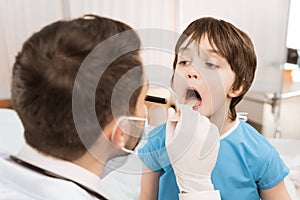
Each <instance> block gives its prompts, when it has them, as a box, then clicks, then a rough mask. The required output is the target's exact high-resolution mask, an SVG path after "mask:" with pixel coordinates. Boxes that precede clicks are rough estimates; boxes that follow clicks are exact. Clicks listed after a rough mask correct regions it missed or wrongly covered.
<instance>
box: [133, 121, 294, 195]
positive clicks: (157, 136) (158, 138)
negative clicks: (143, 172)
mask: <svg viewBox="0 0 300 200" xmlns="http://www.w3.org/2000/svg"><path fill="white" fill-rule="evenodd" d="M165 131H166V126H165V124H163V125H161V126H158V127H156V128H155V129H154V130H153V131H151V132H150V133H149V135H148V142H147V143H146V144H145V146H144V147H143V148H142V149H140V150H139V157H140V159H141V160H142V161H143V163H144V164H145V165H146V166H147V167H148V168H149V169H151V170H152V171H155V172H160V173H161V176H160V180H159V194H158V199H159V200H169V199H170V200H171V199H172V200H173V199H175V200H176V199H178V192H179V189H178V187H177V184H176V178H175V175H174V171H173V169H172V167H171V165H170V161H169V158H168V155H167V152H166V149H165ZM288 173H289V169H288V168H287V167H286V165H285V164H284V163H283V161H282V160H281V159H280V157H279V155H278V153H277V151H276V150H275V148H274V147H273V146H272V145H271V144H270V143H269V142H268V140H267V139H265V138H264V137H263V136H262V135H261V134H260V133H258V132H257V131H256V130H255V129H254V128H253V127H252V126H250V125H249V124H247V123H246V122H243V121H239V120H238V121H237V123H236V124H235V126H234V127H232V128H231V130H229V131H228V132H227V133H225V134H224V135H222V136H221V141H220V151H219V155H218V159H217V163H216V165H215V168H214V170H213V172H212V182H213V184H214V187H215V189H216V190H220V193H221V197H222V199H223V200H227V199H228V200H229V199H230V200H240V199H241V198H242V199H243V200H248V199H249V200H256V199H257V200H259V199H260V197H259V193H258V189H262V190H266V189H269V188H272V187H274V186H275V185H277V184H278V183H279V182H281V181H282V180H283V179H284V177H285V176H287V174H288Z"/></svg>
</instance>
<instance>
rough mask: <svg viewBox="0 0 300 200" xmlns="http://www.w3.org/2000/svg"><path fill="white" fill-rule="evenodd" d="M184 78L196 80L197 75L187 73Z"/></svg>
mask: <svg viewBox="0 0 300 200" xmlns="http://www.w3.org/2000/svg"><path fill="white" fill-rule="evenodd" d="M186 77H187V78H188V79H192V78H194V79H198V75H197V74H194V73H187V75H186Z"/></svg>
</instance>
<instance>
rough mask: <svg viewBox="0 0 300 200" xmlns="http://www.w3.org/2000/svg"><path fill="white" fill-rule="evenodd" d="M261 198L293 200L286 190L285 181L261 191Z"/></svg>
mask: <svg viewBox="0 0 300 200" xmlns="http://www.w3.org/2000/svg"><path fill="white" fill-rule="evenodd" d="M260 197H261V199H262V200H291V197H290V195H289V194H288V192H287V190H286V188H285V185H284V181H281V182H280V183H278V184H277V185H276V186H274V187H272V188H270V189H267V190H260Z"/></svg>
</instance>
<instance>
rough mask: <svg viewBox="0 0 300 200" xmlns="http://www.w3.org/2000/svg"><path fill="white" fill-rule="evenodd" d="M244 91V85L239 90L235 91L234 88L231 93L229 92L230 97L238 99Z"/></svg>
mask: <svg viewBox="0 0 300 200" xmlns="http://www.w3.org/2000/svg"><path fill="white" fill-rule="evenodd" d="M243 91H244V85H241V86H240V87H239V88H238V89H236V90H234V89H233V87H232V88H231V89H230V91H229V92H228V96H229V97H230V98H234V97H238V96H240V95H241V94H242V92H243Z"/></svg>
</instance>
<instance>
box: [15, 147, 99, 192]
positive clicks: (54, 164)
mask: <svg viewBox="0 0 300 200" xmlns="http://www.w3.org/2000/svg"><path fill="white" fill-rule="evenodd" d="M15 157H16V158H18V159H20V160H22V161H24V162H27V163H29V164H31V165H33V166H36V167H38V168H41V169H42V170H45V171H47V172H50V173H52V174H53V175H55V176H56V177H62V178H63V179H66V180H70V181H72V182H74V183H77V184H79V185H82V186H83V187H85V188H87V189H89V190H91V191H92V192H94V193H97V194H100V195H102V194H103V193H104V192H102V190H101V179H100V177H98V176H96V175H95V174H93V173H92V172H90V171H88V170H86V169H84V168H82V167H80V166H78V165H76V164H73V163H71V162H68V161H65V160H61V159H57V158H54V157H52V156H47V155H44V154H42V153H40V152H38V151H37V150H35V149H34V148H32V147H31V146H29V145H27V144H25V146H24V147H23V149H22V150H21V151H20V153H19V154H18V155H17V156H15Z"/></svg>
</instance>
